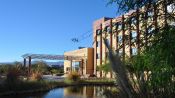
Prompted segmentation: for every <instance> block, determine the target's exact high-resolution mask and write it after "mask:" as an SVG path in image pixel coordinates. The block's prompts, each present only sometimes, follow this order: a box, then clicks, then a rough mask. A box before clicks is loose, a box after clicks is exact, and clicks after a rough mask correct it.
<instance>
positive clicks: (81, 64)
mask: <svg viewBox="0 0 175 98" xmlns="http://www.w3.org/2000/svg"><path fill="white" fill-rule="evenodd" d="M81 74H82V75H83V59H82V60H81Z"/></svg>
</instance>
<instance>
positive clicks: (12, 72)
mask: <svg viewBox="0 0 175 98" xmlns="http://www.w3.org/2000/svg"><path fill="white" fill-rule="evenodd" d="M19 76H20V71H19V70H18V69H17V68H15V67H11V68H9V69H8V72H7V78H6V82H7V83H16V82H17V81H18V80H19Z"/></svg>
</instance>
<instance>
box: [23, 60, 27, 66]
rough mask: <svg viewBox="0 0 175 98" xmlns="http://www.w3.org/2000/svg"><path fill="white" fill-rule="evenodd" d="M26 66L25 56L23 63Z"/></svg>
mask: <svg viewBox="0 0 175 98" xmlns="http://www.w3.org/2000/svg"><path fill="white" fill-rule="evenodd" d="M23 66H24V67H26V58H24V64H23Z"/></svg>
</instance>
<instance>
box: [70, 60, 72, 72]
mask: <svg viewBox="0 0 175 98" xmlns="http://www.w3.org/2000/svg"><path fill="white" fill-rule="evenodd" d="M70 72H71V73H72V58H71V61H70Z"/></svg>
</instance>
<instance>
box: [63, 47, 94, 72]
mask: <svg viewBox="0 0 175 98" xmlns="http://www.w3.org/2000/svg"><path fill="white" fill-rule="evenodd" d="M93 54H94V51H93V48H82V49H78V50H73V51H68V52H65V53H64V56H72V57H75V56H76V58H72V59H71V58H69V60H66V59H65V60H64V73H66V74H68V73H70V72H72V71H76V72H78V73H79V74H80V75H93V74H94V57H93ZM70 59H71V60H70Z"/></svg>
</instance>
